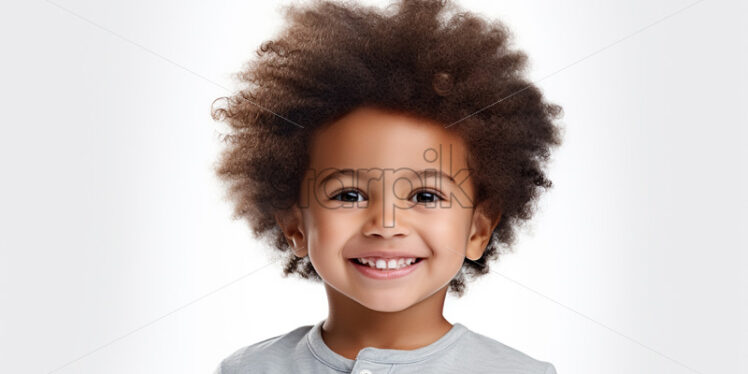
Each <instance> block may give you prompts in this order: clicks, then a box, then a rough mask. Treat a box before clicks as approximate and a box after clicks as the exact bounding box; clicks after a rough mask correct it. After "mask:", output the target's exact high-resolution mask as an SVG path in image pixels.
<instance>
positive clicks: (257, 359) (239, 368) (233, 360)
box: [213, 325, 313, 374]
mask: <svg viewBox="0 0 748 374" xmlns="http://www.w3.org/2000/svg"><path fill="white" fill-rule="evenodd" d="M312 327H313V326H312V325H307V326H301V327H298V328H296V329H293V330H291V331H289V332H287V333H285V334H281V335H276V336H273V337H271V338H267V339H265V340H262V341H259V342H257V343H254V344H250V345H247V346H244V347H241V348H239V349H237V350H235V351H234V352H232V353H231V354H229V355H228V356H227V357H226V358H224V359H223V360H221V362H220V363H219V364H218V366H217V367H216V368H215V370H214V371H213V374H233V373H246V372H249V370H250V369H251V370H257V371H260V369H269V368H271V367H273V363H277V362H283V361H284V360H288V358H290V357H291V356H293V355H294V352H297V350H298V349H299V346H300V345H303V344H304V336H306V334H307V332H309V330H310V329H311V328H312ZM266 366H267V368H266Z"/></svg>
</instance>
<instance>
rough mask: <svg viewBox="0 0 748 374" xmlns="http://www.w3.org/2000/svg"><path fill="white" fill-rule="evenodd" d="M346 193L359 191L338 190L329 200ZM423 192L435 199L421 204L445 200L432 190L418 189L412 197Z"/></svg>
mask: <svg viewBox="0 0 748 374" xmlns="http://www.w3.org/2000/svg"><path fill="white" fill-rule="evenodd" d="M346 192H355V193H359V191H358V190H356V189H346V190H340V191H338V192H337V193H336V194H334V195H332V196H331V197H330V200H338V199H336V197H338V196H340V195H342V194H344V193H346ZM423 192H426V193H430V194H432V195H434V197H435V200H434V201H426V202H422V203H421V204H433V203H435V202H438V201H440V200H446V199H445V198H444V197H442V195H441V194H440V193H439V192H437V191H434V190H429V189H420V190H418V191H416V192H415V194H414V195H413V196H417V194H419V193H423ZM359 194H360V193H359ZM339 201H342V200H339ZM408 201H410V200H408ZM345 202H346V203H355V202H357V201H345ZM418 203H419V202H416V204H418Z"/></svg>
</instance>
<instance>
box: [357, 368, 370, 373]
mask: <svg viewBox="0 0 748 374" xmlns="http://www.w3.org/2000/svg"><path fill="white" fill-rule="evenodd" d="M358 374H371V370H368V369H364V370H361V371H359V372H358Z"/></svg>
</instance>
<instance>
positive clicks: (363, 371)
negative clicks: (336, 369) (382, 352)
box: [351, 360, 392, 374]
mask: <svg viewBox="0 0 748 374" xmlns="http://www.w3.org/2000/svg"><path fill="white" fill-rule="evenodd" d="M391 370H392V364H380V363H376V362H371V361H367V360H356V362H355V363H354V364H353V370H351V374H389V373H390V372H391Z"/></svg>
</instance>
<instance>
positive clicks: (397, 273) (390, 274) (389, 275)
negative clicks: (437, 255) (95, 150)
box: [348, 259, 426, 280]
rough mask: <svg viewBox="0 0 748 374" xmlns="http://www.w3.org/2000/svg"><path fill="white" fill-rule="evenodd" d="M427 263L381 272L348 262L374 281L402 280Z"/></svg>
mask: <svg viewBox="0 0 748 374" xmlns="http://www.w3.org/2000/svg"><path fill="white" fill-rule="evenodd" d="M424 261H426V260H425V259H421V260H420V261H418V262H416V263H415V264H412V265H410V266H406V267H404V268H402V269H396V270H379V269H375V268H372V267H371V266H369V265H361V264H359V263H358V262H356V261H355V260H348V262H350V263H352V264H353V266H354V267H355V268H356V269H357V270H358V271H360V272H361V273H362V274H363V275H365V276H367V277H369V278H374V279H380V280H381V279H395V278H402V277H404V276H406V275H408V274H410V273H412V272H413V271H415V270H416V268H418V267H419V266H421V263H422V262H424Z"/></svg>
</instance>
